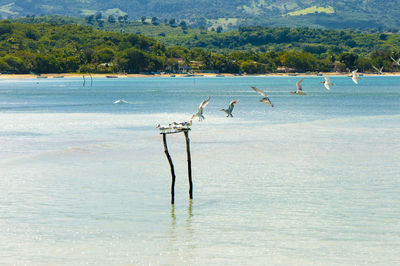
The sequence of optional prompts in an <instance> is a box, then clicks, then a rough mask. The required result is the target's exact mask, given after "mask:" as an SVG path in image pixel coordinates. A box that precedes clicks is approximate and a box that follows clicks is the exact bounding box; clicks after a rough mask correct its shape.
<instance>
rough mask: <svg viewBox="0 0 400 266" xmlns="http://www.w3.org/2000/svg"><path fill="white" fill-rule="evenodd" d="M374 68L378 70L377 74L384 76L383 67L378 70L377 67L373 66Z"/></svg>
mask: <svg viewBox="0 0 400 266" xmlns="http://www.w3.org/2000/svg"><path fill="white" fill-rule="evenodd" d="M372 67H373V68H374V69H375V70H376V73H377V74H378V75H383V73H382V70H383V67H381V68H377V67H376V66H374V65H372Z"/></svg>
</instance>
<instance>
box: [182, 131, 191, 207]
mask: <svg viewBox="0 0 400 266" xmlns="http://www.w3.org/2000/svg"><path fill="white" fill-rule="evenodd" d="M183 133H184V134H185V139H186V154H187V163H188V178H189V198H190V199H191V200H192V199H193V181H192V160H191V158H190V139H189V130H184V131H183Z"/></svg>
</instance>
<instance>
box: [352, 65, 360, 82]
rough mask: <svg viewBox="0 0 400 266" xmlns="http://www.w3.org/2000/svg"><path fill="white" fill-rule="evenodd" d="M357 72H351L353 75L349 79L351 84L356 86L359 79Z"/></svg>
mask: <svg viewBox="0 0 400 266" xmlns="http://www.w3.org/2000/svg"><path fill="white" fill-rule="evenodd" d="M357 71H358V69H356V70H354V71H353V72H351V73H353V75H352V76H351V79H352V80H353V82H354V83H355V84H358V80H359V79H361V78H360V76H359V75H358V73H357Z"/></svg>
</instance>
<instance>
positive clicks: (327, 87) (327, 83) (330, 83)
mask: <svg viewBox="0 0 400 266" xmlns="http://www.w3.org/2000/svg"><path fill="white" fill-rule="evenodd" d="M320 83H324V86H325V88H326V89H327V90H328V91H329V90H331V86H333V85H335V84H333V83H332V82H331V80H330V79H329V77H325V81H321V82H320Z"/></svg>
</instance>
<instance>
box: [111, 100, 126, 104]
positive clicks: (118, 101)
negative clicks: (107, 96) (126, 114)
mask: <svg viewBox="0 0 400 266" xmlns="http://www.w3.org/2000/svg"><path fill="white" fill-rule="evenodd" d="M114 104H129V102H128V101H125V100H121V99H120V100H116V101H115V102H114Z"/></svg>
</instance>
